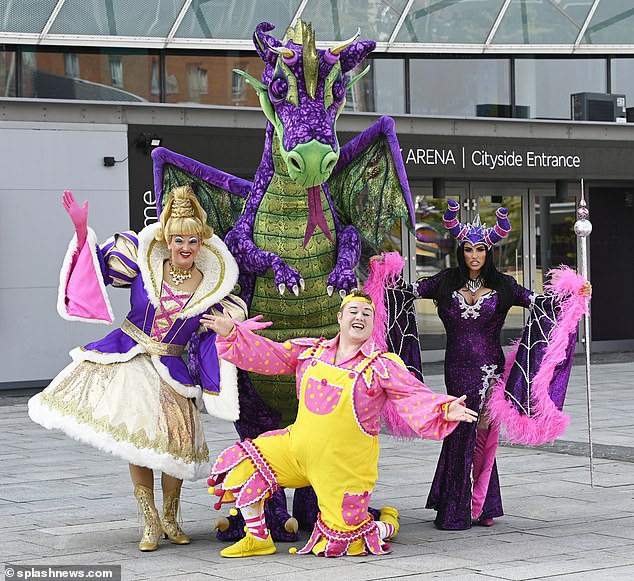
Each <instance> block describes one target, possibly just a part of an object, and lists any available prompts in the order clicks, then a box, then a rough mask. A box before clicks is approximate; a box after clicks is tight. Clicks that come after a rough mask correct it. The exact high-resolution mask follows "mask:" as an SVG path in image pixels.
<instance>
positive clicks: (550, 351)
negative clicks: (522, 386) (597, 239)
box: [487, 266, 589, 446]
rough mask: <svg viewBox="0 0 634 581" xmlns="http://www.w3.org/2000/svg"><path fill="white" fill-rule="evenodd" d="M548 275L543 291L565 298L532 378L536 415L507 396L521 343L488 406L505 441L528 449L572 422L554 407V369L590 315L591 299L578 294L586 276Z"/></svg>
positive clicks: (570, 272) (562, 271) (559, 271)
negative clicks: (523, 411)
mask: <svg viewBox="0 0 634 581" xmlns="http://www.w3.org/2000/svg"><path fill="white" fill-rule="evenodd" d="M548 274H549V275H551V281H550V283H548V284H547V285H545V289H544V290H545V291H551V292H553V293H555V294H556V295H558V296H559V297H560V298H561V299H562V304H561V316H560V318H559V320H558V321H557V323H556V326H555V329H554V331H553V332H552V334H551V337H550V342H549V344H548V347H547V348H546V354H545V355H544V358H543V360H542V362H541V365H540V367H539V370H538V372H537V373H536V375H535V377H534V378H533V384H532V390H531V403H532V409H533V413H532V415H531V416H530V417H529V416H526V415H524V414H520V412H519V411H518V410H517V408H516V407H515V406H514V405H513V404H512V403H511V402H510V401H509V400H507V399H506V397H505V386H506V382H507V380H508V377H509V374H510V373H511V369H512V367H513V364H514V362H515V357H516V355H517V350H518V341H516V342H515V344H514V348H513V349H512V350H511V351H510V352H509V353H508V354H507V355H506V365H505V371H504V376H503V377H502V379H501V380H500V381H498V382H497V383H496V384H495V385H494V387H493V391H492V395H491V398H490V400H489V402H488V403H487V413H488V415H489V417H490V419H491V420H492V421H494V422H497V423H498V424H499V425H500V428H501V431H502V433H503V435H504V436H505V438H506V439H507V440H508V441H509V442H513V443H517V444H526V445H528V446H536V445H539V444H545V443H546V442H552V441H553V440H555V439H556V438H558V437H559V436H561V435H562V434H563V433H564V431H565V430H566V427H567V426H568V423H569V422H570V416H568V415H566V414H564V413H562V412H561V411H559V410H558V409H557V408H556V407H555V404H554V403H553V401H552V400H551V398H550V395H549V388H550V383H551V380H552V377H553V373H554V371H555V368H556V367H557V365H559V364H560V363H561V362H562V361H564V360H565V358H566V350H567V347H568V341H569V337H570V334H571V333H573V332H574V331H575V329H576V327H577V324H578V322H579V320H580V319H581V317H582V316H583V315H584V314H586V313H587V312H588V301H589V299H588V298H587V297H583V296H581V295H580V294H579V290H580V289H581V287H582V285H583V284H584V283H585V282H586V280H585V279H584V278H583V276H581V275H579V274H577V273H576V272H574V270H572V269H571V268H569V267H567V266H560V267H559V268H555V269H552V270H551V271H549V273H548Z"/></svg>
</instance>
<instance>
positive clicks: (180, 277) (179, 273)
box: [170, 261, 194, 286]
mask: <svg viewBox="0 0 634 581" xmlns="http://www.w3.org/2000/svg"><path fill="white" fill-rule="evenodd" d="M192 270H194V265H193V264H192V267H191V268H189V269H183V268H178V266H174V265H173V264H172V262H171V261H170V277H171V278H172V282H173V283H174V286H178V285H180V284H183V282H185V281H186V280H187V279H188V278H191V277H192Z"/></svg>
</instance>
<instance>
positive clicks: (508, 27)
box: [0, 0, 634, 54]
mask: <svg viewBox="0 0 634 581" xmlns="http://www.w3.org/2000/svg"><path fill="white" fill-rule="evenodd" d="M298 18H302V19H303V20H305V21H307V22H312V24H313V27H314V29H315V31H316V33H317V40H318V43H317V44H318V45H321V46H324V45H327V44H328V43H332V42H334V41H340V40H344V39H346V38H348V37H350V36H352V35H354V34H355V32H356V30H357V28H360V29H361V38H369V39H374V40H376V41H378V45H377V52H390V53H404V52H406V53H478V54H486V53H506V54H508V53H511V54H513V53H527V54H536V53H544V54H552V53H555V54H610V53H620V54H622V53H628V54H634V7H633V5H632V1H631V0H132V1H131V0H0V19H1V22H0V43H5V44H32V45H43V46H51V45H64V46H95V47H128V48H177V49H183V48H185V49H187V48H189V49H236V50H245V49H246V50H249V49H252V48H253V45H252V41H251V36H252V34H253V30H254V29H255V26H256V25H257V24H258V23H259V22H262V21H268V22H272V23H274V24H275V25H276V26H277V30H276V31H275V32H274V34H276V35H277V36H278V38H282V37H283V35H284V33H285V31H286V29H287V27H288V26H290V25H293V24H294V23H295V22H296V21H297V19H298Z"/></svg>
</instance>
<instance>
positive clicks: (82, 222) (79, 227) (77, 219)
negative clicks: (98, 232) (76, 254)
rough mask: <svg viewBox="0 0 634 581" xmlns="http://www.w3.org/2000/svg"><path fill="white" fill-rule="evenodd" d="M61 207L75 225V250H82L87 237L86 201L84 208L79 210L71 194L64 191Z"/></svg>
mask: <svg viewBox="0 0 634 581" xmlns="http://www.w3.org/2000/svg"><path fill="white" fill-rule="evenodd" d="M62 205H63V206H64V210H66V212H68V215H69V216H70V219H71V220H72V221H73V224H74V225H75V232H76V233H77V248H82V247H83V245H84V243H85V242H86V236H87V235H88V200H85V201H84V206H83V207H82V208H80V207H79V204H78V203H77V201H76V200H75V196H73V193H72V192H71V191H70V190H64V195H63V196H62Z"/></svg>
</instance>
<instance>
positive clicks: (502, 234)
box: [484, 208, 511, 246]
mask: <svg viewBox="0 0 634 581" xmlns="http://www.w3.org/2000/svg"><path fill="white" fill-rule="evenodd" d="M508 214H509V211H508V210H507V209H506V208H498V209H497V210H496V211H495V215H496V217H497V221H496V224H495V226H493V228H487V229H486V232H485V234H484V237H485V238H486V240H487V241H488V242H489V246H493V244H497V243H498V242H499V241H500V240H503V239H504V238H506V237H507V236H508V235H509V232H510V231H511V223H510V222H509V219H508Z"/></svg>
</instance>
